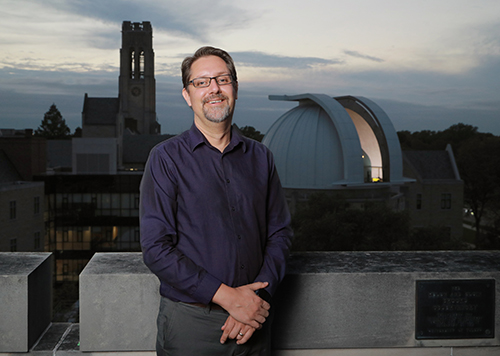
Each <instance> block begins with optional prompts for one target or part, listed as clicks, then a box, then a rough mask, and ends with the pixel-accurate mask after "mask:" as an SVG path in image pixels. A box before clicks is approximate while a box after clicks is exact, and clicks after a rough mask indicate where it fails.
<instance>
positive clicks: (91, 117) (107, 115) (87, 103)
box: [83, 94, 120, 125]
mask: <svg viewBox="0 0 500 356" xmlns="http://www.w3.org/2000/svg"><path fill="white" fill-rule="evenodd" d="M119 106H120V102H119V100H118V98H89V97H88V96H87V94H85V99H84V102H83V121H84V122H83V124H84V125H116V115H118V109H119Z"/></svg>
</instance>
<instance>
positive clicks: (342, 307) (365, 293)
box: [80, 251, 500, 356]
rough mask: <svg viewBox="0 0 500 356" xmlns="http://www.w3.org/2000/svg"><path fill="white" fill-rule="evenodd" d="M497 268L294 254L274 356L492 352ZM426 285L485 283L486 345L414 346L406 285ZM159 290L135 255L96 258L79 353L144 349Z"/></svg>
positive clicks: (83, 279)
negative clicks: (490, 309) (489, 305)
mask: <svg viewBox="0 0 500 356" xmlns="http://www.w3.org/2000/svg"><path fill="white" fill-rule="evenodd" d="M498 261H500V252H498V251H493V252H480V251H479V252H476V251H470V252H469V251H467V252H462V251H460V252H371V253H364V252H345V253H342V252H340V253H338V252H324V253H318V252H315V253H302V254H295V255H293V256H292V257H291V259H290V263H289V269H288V274H287V276H286V277H285V280H284V281H283V283H282V285H281V286H280V288H279V290H278V293H277V295H276V296H275V300H274V303H273V305H274V308H275V310H276V317H275V321H274V324H273V348H274V349H275V354H276V355H287V356H288V355H290V356H291V355H297V356H298V355H450V350H451V352H453V354H454V355H490V354H491V355H493V354H497V353H498V352H499V351H500V347H499V346H500V342H499V340H500V337H499V335H500V334H499V333H500V325H499V320H500V314H499V309H498V305H499V304H500V303H499V301H500V300H499V295H500V290H499V289H500V281H499V278H500V264H499V263H498ZM428 279H431V280H448V279H457V280H463V279H494V280H495V281H496V305H497V307H496V309H495V334H494V337H493V338H484V339H482V338H481V339H456V340H450V339H439V340H417V339H416V338H415V290H416V289H415V286H416V281H417V280H428ZM158 287H159V282H158V280H157V278H156V277H155V276H154V275H153V274H152V273H151V272H150V271H149V270H148V269H147V267H146V266H145V265H144V264H143V262H142V255H141V254H140V253H100V254H96V255H95V256H94V258H93V259H92V260H91V261H90V262H89V264H88V265H87V267H86V268H85V270H84V271H83V272H82V274H81V275H80V341H81V344H80V349H81V351H84V352H93V353H94V354H95V353H98V352H102V351H151V350H153V349H154V346H155V337H156V315H157V309H158V303H159V295H158ZM341 350H344V351H341ZM367 350H371V351H370V352H371V353H369V351H367ZM382 350H385V351H382ZM387 350H389V351H387ZM490 350H494V351H495V352H493V351H490ZM491 352H493V353H491Z"/></svg>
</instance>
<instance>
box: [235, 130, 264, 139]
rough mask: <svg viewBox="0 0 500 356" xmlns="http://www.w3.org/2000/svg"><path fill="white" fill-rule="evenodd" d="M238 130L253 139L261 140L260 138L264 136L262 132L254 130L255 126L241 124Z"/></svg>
mask: <svg viewBox="0 0 500 356" xmlns="http://www.w3.org/2000/svg"><path fill="white" fill-rule="evenodd" d="M240 131H241V133H242V134H243V135H245V136H246V137H248V138H252V139H254V140H255V141H259V142H261V141H262V139H263V138H264V134H263V133H261V132H260V131H258V130H256V129H255V127H253V126H243V127H241V128H240Z"/></svg>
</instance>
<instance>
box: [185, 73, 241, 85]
mask: <svg viewBox="0 0 500 356" xmlns="http://www.w3.org/2000/svg"><path fill="white" fill-rule="evenodd" d="M212 79H215V81H216V82H217V85H228V84H231V83H232V82H233V77H232V76H231V74H222V75H218V76H216V77H200V78H194V79H193V80H190V81H189V83H188V84H193V86H194V87H195V88H206V87H209V86H210V84H211V83H212Z"/></svg>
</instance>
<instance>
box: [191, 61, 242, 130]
mask: <svg viewBox="0 0 500 356" xmlns="http://www.w3.org/2000/svg"><path fill="white" fill-rule="evenodd" d="M221 74H230V73H229V70H228V69H227V65H226V62H224V60H222V58H220V57H217V56H207V57H201V58H199V59H197V60H196V61H195V62H194V63H193V64H192V65H191V77H190V78H189V80H192V79H194V78H199V77H216V76H218V75H221ZM233 84H234V83H233ZM233 84H228V85H221V86H219V85H218V84H217V81H216V80H215V79H212V80H211V82H210V85H209V86H208V87H206V88H195V87H194V86H193V85H191V84H190V85H189V86H188V88H187V89H186V88H184V89H182V96H183V97H184V99H185V100H186V102H187V104H188V105H189V106H190V107H191V108H192V109H193V111H194V115H195V119H198V120H201V121H203V120H208V121H211V122H215V123H219V122H223V121H225V120H227V119H231V118H232V116H233V111H234V106H235V102H236V99H237V98H238V88H237V84H235V85H233Z"/></svg>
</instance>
